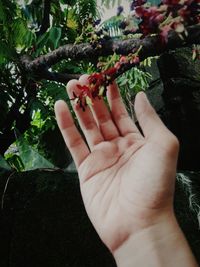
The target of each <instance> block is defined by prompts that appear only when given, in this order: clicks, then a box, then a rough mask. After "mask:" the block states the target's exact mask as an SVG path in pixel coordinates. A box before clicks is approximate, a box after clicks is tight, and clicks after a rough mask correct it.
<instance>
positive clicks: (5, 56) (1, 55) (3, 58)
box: [0, 40, 15, 65]
mask: <svg viewBox="0 0 200 267" xmlns="http://www.w3.org/2000/svg"><path fill="white" fill-rule="evenodd" d="M14 55H15V51H14V49H13V48H11V47H9V45H8V44H7V43H6V42H3V41H2V40H0V65H1V64H4V63H6V62H8V61H9V60H10V59H11V58H13V57H14Z"/></svg>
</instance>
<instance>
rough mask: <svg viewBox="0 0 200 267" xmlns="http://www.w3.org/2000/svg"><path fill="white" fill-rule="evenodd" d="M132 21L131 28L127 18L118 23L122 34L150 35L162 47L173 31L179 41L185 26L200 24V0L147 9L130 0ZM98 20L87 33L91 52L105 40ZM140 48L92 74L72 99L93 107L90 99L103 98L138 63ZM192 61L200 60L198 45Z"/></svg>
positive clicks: (175, 0)
mask: <svg viewBox="0 0 200 267" xmlns="http://www.w3.org/2000/svg"><path fill="white" fill-rule="evenodd" d="M123 10H124V9H123V7H122V6H119V7H118V9H117V16H120V15H121V14H122V12H123ZM130 10H131V11H130V14H131V17H132V19H134V20H137V22H138V23H137V26H136V27H135V26H134V27H132V28H131V27H130V18H129V19H125V20H123V21H121V23H120V28H121V29H122V30H123V33H124V35H127V34H134V33H140V34H141V35H140V36H141V38H144V37H146V36H148V35H151V34H156V35H158V36H159V38H158V40H159V45H165V44H166V43H167V41H168V35H169V32H170V31H172V30H173V31H176V32H177V34H178V35H179V36H180V38H182V39H183V38H184V37H185V36H187V27H188V26H190V25H195V24H199V23H200V0H162V2H161V3H160V4H159V5H158V6H148V3H146V0H133V1H132V2H131V5H130ZM99 23H100V21H99V20H98V21H96V22H94V23H93V27H94V31H93V32H91V33H89V37H90V44H91V46H92V47H93V48H94V49H97V50H98V49H101V48H102V47H103V45H104V44H105V42H106V41H107V40H108V38H110V37H109V34H108V31H107V30H106V29H99V28H97V29H96V26H97V25H98V24H99ZM140 49H141V47H140V48H139V49H138V50H137V51H134V53H133V54H129V55H128V56H124V55H122V56H121V57H120V59H119V61H117V62H113V66H112V67H109V68H107V69H106V70H105V69H104V70H102V71H101V72H100V73H94V74H92V75H90V77H89V85H88V86H78V88H79V90H80V93H79V94H78V95H77V94H74V98H73V100H75V101H76V103H77V104H79V105H80V107H81V108H82V109H83V110H85V108H86V106H87V105H92V99H94V98H97V97H98V98H100V97H101V96H104V95H105V93H106V90H107V86H108V85H109V84H111V83H112V82H113V80H114V79H115V78H116V77H118V76H119V75H120V74H122V73H123V72H125V71H126V70H127V69H128V68H130V67H134V66H137V65H138V64H139V63H140V58H139V52H140ZM193 58H194V59H197V58H200V49H199V46H196V47H194V49H193Z"/></svg>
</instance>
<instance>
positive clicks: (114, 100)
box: [107, 82, 141, 136]
mask: <svg viewBox="0 0 200 267" xmlns="http://www.w3.org/2000/svg"><path fill="white" fill-rule="evenodd" d="M107 98H108V103H109V106H110V110H111V113H112V117H113V119H114V122H115V124H116V126H117V128H118V129H119V131H120V134H121V135H122V136H126V135H128V134H137V135H139V136H141V134H140V132H139V130H138V128H137V127H136V125H135V123H134V122H133V120H132V119H131V118H130V116H129V114H128V112H127V110H126V107H125V105H124V103H123V100H122V98H121V96H120V93H119V89H118V86H117V84H116V83H115V82H113V84H111V85H110V86H109V87H108V91H107Z"/></svg>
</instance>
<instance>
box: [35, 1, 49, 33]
mask: <svg viewBox="0 0 200 267" xmlns="http://www.w3.org/2000/svg"><path fill="white" fill-rule="evenodd" d="M50 10H51V1H50V0H44V3H43V19H42V24H41V27H40V30H39V32H37V36H40V35H42V34H43V33H45V32H46V31H47V29H48V28H49V26H50V18H49V14H50Z"/></svg>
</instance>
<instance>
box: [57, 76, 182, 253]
mask: <svg viewBox="0 0 200 267" xmlns="http://www.w3.org/2000/svg"><path fill="white" fill-rule="evenodd" d="M87 83H88V76H87V75H83V76H82V77H81V78H80V79H79V81H77V80H72V81H70V82H69V83H68V85H67V89H68V94H69V97H70V98H72V97H73V92H78V90H79V89H77V84H81V85H83V84H87ZM107 99H108V103H109V106H110V111H109V109H108V107H107V106H106V104H105V103H104V101H103V99H101V100H99V99H96V100H94V105H93V106H92V110H91V109H90V108H89V107H87V109H86V111H85V112H83V111H82V109H81V108H80V107H79V106H77V105H75V104H74V103H72V104H73V108H74V110H75V113H76V116H77V118H78V121H79V124H80V126H81V129H82V131H83V134H84V135H85V139H86V141H87V144H88V146H89V148H88V146H87V144H86V143H85V141H84V139H83V138H82V136H81V135H80V133H79V132H78V130H77V128H76V126H75V124H74V121H73V119H72V116H71V114H70V112H69V109H68V107H67V105H66V104H65V103H64V102H63V101H58V102H57V103H56V105H55V111H56V117H57V121H58V125H59V127H60V130H61V132H62V135H63V137H64V139H65V142H66V145H67V146H68V148H69V150H70V152H71V154H72V156H73V159H74V161H75V164H76V166H77V170H78V174H79V177H80V186H81V193H82V197H83V201H84V204H85V208H86V211H87V213H88V215H89V218H90V219H91V221H92V223H93V225H94V227H95V229H96V231H97V232H98V234H99V236H100V237H101V239H102V240H103V242H104V243H105V244H106V245H107V247H108V248H109V249H110V250H111V251H112V252H113V251H115V250H116V249H117V248H118V247H120V246H121V245H122V244H123V243H124V242H125V240H127V239H128V238H129V236H132V235H135V234H136V233H138V232H140V231H141V230H143V229H146V228H148V227H150V226H151V225H154V224H157V223H158V222H160V221H162V220H165V219H166V216H171V214H173V208H172V206H173V205H172V203H173V194H174V184H175V173H176V162H177V155H178V148H179V144H178V141H177V139H176V137H175V136H174V135H173V134H172V133H171V132H170V131H169V130H168V129H167V128H166V127H165V126H164V124H163V123H162V122H161V120H160V118H159V117H158V116H157V114H156V112H155V111H154V109H153V108H152V106H151V105H150V103H149V101H148V100H147V98H146V96H145V94H144V93H139V94H137V96H136V100H135V112H136V116H137V119H138V121H139V124H140V127H141V129H142V131H143V135H142V134H141V133H140V131H139V130H138V128H137V127H136V125H135V124H134V123H133V121H132V120H131V119H130V117H129V115H128V113H127V111H126V109H125V106H124V104H123V102H122V99H121V97H120V94H119V91H118V88H117V85H116V84H115V83H113V85H110V86H109V88H108V91H107Z"/></svg>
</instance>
